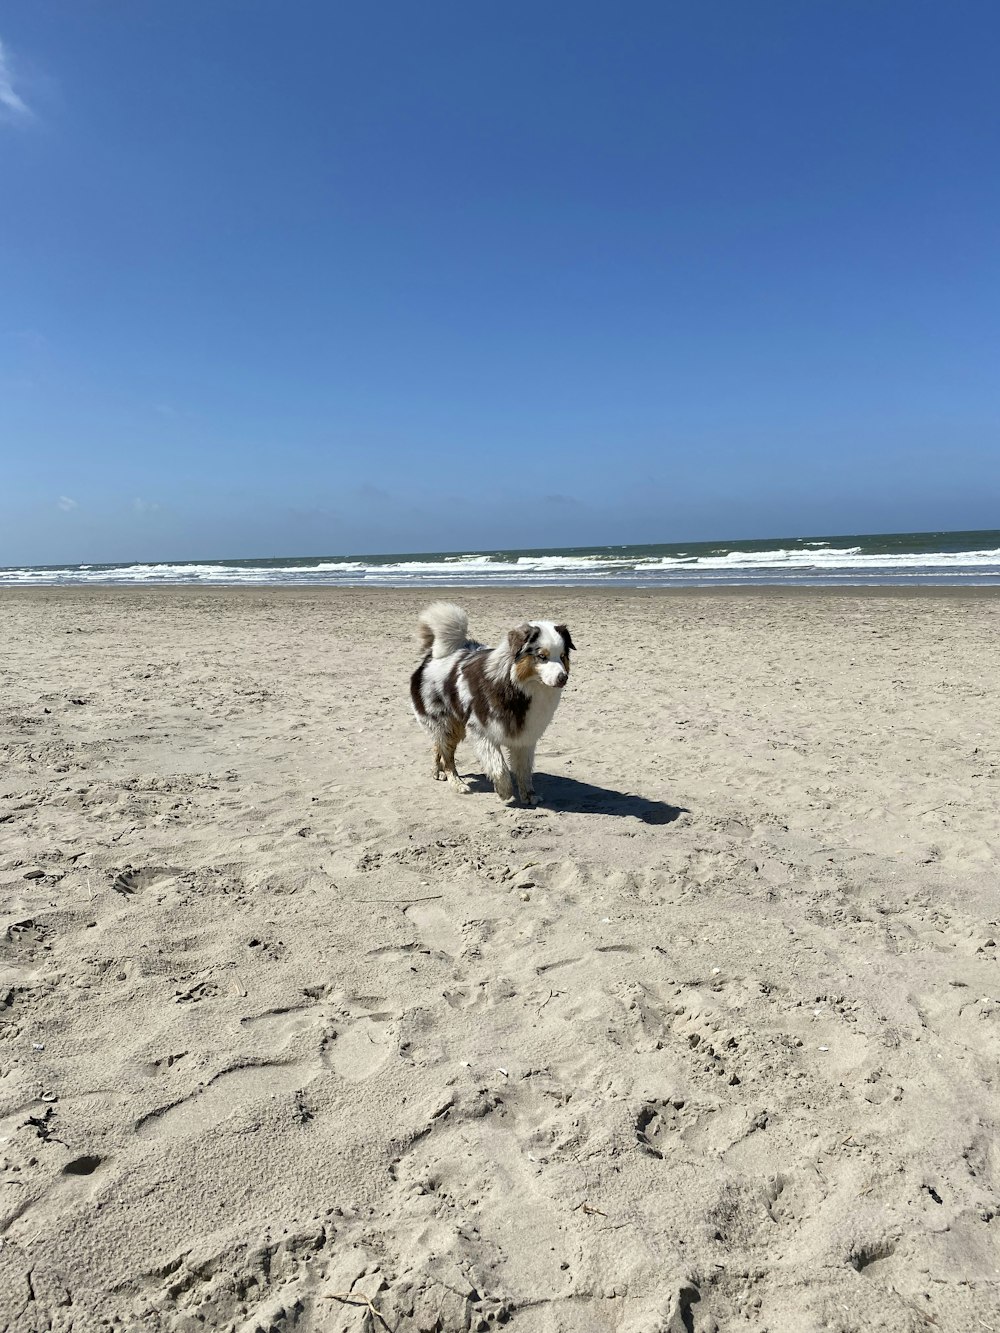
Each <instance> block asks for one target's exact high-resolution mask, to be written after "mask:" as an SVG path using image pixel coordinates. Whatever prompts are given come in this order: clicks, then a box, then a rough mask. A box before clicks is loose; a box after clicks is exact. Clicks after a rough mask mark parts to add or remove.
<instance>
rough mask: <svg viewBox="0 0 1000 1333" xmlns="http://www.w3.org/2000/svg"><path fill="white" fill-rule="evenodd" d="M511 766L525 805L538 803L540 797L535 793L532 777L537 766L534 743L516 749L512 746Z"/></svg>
mask: <svg viewBox="0 0 1000 1333" xmlns="http://www.w3.org/2000/svg"><path fill="white" fill-rule="evenodd" d="M510 766H511V770H512V772H513V774H514V779H515V781H516V782H517V790H518V791H519V792H520V795H521V800H522V801H523V802H524V804H525V805H536V804H537V803H538V798H537V796H536V795H535V788H534V784H533V782H532V777H531V774H532V770H533V768H534V766H535V747H534V746H533V745H521V746H518V747H517V748H516V749H514V748H512V749H511V752H510Z"/></svg>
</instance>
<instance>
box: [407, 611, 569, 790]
mask: <svg viewBox="0 0 1000 1333" xmlns="http://www.w3.org/2000/svg"><path fill="white" fill-rule="evenodd" d="M418 624H419V629H420V643H421V649H422V651H423V654H424V658H423V661H422V662H421V663H420V665H419V666H418V667H417V669H416V671H414V673H413V675H412V676H411V677H410V699H411V701H412V703H413V711H414V713H415V714H416V718H417V721H418V722H419V723H420V724H421V725H422V726H423V727H424V729H425V730H426V731H427V732H428V734H429V735H430V737H431V740H432V741H433V743H434V777H435V778H436V779H437V780H438V781H442V782H444V781H447V782H450V783H451V784H452V786H453V787H456V788H457V789H458V790H459V791H460V792H467V791H468V790H469V787H468V785H467V784H466V783H465V782H463V781H462V779H461V778H460V777H459V775H458V772H457V770H456V768H455V749H456V747H457V746H458V744H459V742H460V741H461V740H463V739H464V737H465V735H466V733H467V732H468V734H469V735H470V736H471V738H472V740H473V743H474V744H475V747H476V750H477V752H478V754H479V758H480V760H481V761H482V765H483V768H484V769H485V771H486V776H487V777H488V778H489V780H490V781H491V782H492V783H493V786H494V788H495V789H496V793H497V795H498V796H499V797H500V799H501V801H504V802H505V803H506V802H510V801H512V800H513V799H514V783H515V782H516V783H517V790H518V792H519V794H520V797H521V800H522V801H523V802H524V803H525V804H527V805H535V804H536V803H537V798H536V796H535V791H534V786H533V783H532V770H533V768H534V762H535V746H536V745H537V744H538V741H539V739H540V737H541V735H542V732H544V730H545V728H546V727H547V726H548V725H549V723H550V722H551V721H552V718H553V716H554V715H555V711H556V708H557V707H558V705H559V700H560V698H561V697H562V691H563V688H564V687H565V685H566V682H567V681H568V680H569V655H570V653H571V652H574V651H575V650H576V644H575V643H574V642H573V639H572V637H571V635H570V632H569V630H568V629H567V628H566V626H565V625H556V624H553V622H552V621H551V620H533V621H530V622H528V623H526V624H523V625H518V626H516V627H515V628H514V629H512V630H509V631H508V633H507V637H506V638H505V639H504V641H503V642H502V643H501V644H500V645H499V647H497V648H487V647H486V646H485V645H483V644H481V643H476V642H475V641H474V640H472V639H470V638H469V618H468V616H467V615H466V613H465V612H464V611H463V610H462V608H461V607H460V606H454V605H452V604H451V603H450V602H435V603H434V604H433V605H432V606H429V607H427V609H426V610H425V611H424V612H423V613H422V614H421V616H420V618H419V621H418Z"/></svg>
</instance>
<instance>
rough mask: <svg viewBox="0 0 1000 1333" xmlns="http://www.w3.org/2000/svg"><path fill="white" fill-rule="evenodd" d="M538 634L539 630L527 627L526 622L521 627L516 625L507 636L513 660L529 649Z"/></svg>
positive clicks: (535, 626) (536, 627)
mask: <svg viewBox="0 0 1000 1333" xmlns="http://www.w3.org/2000/svg"><path fill="white" fill-rule="evenodd" d="M540 633H541V630H539V628H538V626H537V625H529V624H528V623H527V621H525V623H524V624H523V625H516V626H515V627H514V629H512V630H510V631H509V632H508V634H507V642H508V644H509V645H510V653H511V656H512V657H513V658H515V659H516V658H518V657H520V656H521V654H522V653H523V652H524V650H525V649H526V648H530V647H531V645H532V644H533V643H534V642H535V640H536V639H537V638H538V636H539V634H540Z"/></svg>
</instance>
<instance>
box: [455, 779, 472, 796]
mask: <svg viewBox="0 0 1000 1333" xmlns="http://www.w3.org/2000/svg"><path fill="white" fill-rule="evenodd" d="M451 785H452V786H453V787H454V788H455V790H456V791H457V792H459V793H460V794H461V795H462V796H468V794H469V792H470V791H472V788H471V787H470V786H469V784H468V783H467V782H463V781H462V779H461V778H453V779H452V783H451Z"/></svg>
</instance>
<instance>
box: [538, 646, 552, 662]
mask: <svg viewBox="0 0 1000 1333" xmlns="http://www.w3.org/2000/svg"><path fill="white" fill-rule="evenodd" d="M538 660H539V661H540V662H547V661H548V660H549V654H548V650H547V649H546V648H540V649H539V650H538Z"/></svg>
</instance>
